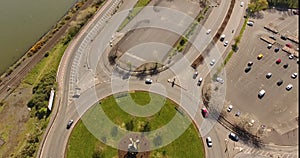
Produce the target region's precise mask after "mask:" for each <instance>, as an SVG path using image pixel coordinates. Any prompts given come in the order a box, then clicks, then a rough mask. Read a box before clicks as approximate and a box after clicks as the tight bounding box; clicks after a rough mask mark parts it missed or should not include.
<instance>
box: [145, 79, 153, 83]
mask: <svg viewBox="0 0 300 158" xmlns="http://www.w3.org/2000/svg"><path fill="white" fill-rule="evenodd" d="M152 82H153V81H152V80H151V79H150V78H146V80H145V83H146V84H151V83H152Z"/></svg>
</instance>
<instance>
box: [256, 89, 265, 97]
mask: <svg viewBox="0 0 300 158" xmlns="http://www.w3.org/2000/svg"><path fill="white" fill-rule="evenodd" d="M265 93H266V91H265V90H263V89H262V90H260V91H259V92H258V97H259V98H262V97H263V96H264V95H265Z"/></svg>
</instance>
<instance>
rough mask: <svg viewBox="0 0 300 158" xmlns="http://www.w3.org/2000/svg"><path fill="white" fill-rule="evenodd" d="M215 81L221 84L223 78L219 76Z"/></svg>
mask: <svg viewBox="0 0 300 158" xmlns="http://www.w3.org/2000/svg"><path fill="white" fill-rule="evenodd" d="M216 81H217V82H219V83H221V84H223V83H224V80H223V79H222V78H221V77H217V79H216Z"/></svg>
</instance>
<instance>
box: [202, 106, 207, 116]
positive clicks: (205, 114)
mask: <svg viewBox="0 0 300 158" xmlns="http://www.w3.org/2000/svg"><path fill="white" fill-rule="evenodd" d="M201 113H202V116H203V117H205V118H206V117H208V111H207V109H206V108H202V109H201Z"/></svg>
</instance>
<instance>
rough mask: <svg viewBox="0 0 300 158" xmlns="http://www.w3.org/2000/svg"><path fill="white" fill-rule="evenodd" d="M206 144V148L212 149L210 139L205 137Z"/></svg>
mask: <svg viewBox="0 0 300 158" xmlns="http://www.w3.org/2000/svg"><path fill="white" fill-rule="evenodd" d="M206 143H207V146H208V147H212V140H211V138H210V137H207V138H206Z"/></svg>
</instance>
